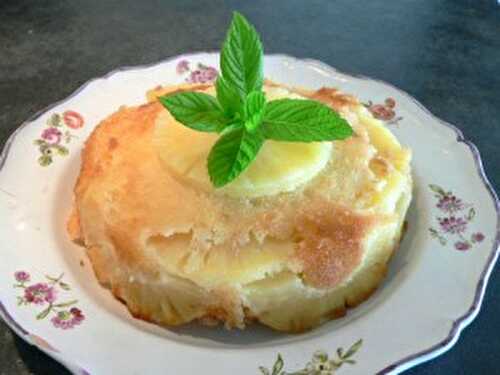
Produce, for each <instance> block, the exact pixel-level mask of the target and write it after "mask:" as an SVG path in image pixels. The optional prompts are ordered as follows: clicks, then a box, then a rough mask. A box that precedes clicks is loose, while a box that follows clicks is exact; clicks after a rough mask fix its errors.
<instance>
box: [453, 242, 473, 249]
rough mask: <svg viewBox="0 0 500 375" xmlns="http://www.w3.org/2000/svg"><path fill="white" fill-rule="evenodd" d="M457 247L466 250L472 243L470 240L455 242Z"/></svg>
mask: <svg viewBox="0 0 500 375" xmlns="http://www.w3.org/2000/svg"><path fill="white" fill-rule="evenodd" d="M455 249H457V250H460V251H466V250H469V249H470V244H469V243H468V242H461V241H459V242H455Z"/></svg>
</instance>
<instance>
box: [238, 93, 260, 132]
mask: <svg viewBox="0 0 500 375" xmlns="http://www.w3.org/2000/svg"><path fill="white" fill-rule="evenodd" d="M265 109H266V96H265V95H264V93H263V92H262V91H252V92H251V93H250V94H248V96H247V99H246V101H245V107H244V110H243V112H244V116H245V128H246V129H247V130H248V131H249V132H253V131H254V130H255V129H257V127H258V126H259V125H260V124H261V122H262V117H263V116H264V111H265Z"/></svg>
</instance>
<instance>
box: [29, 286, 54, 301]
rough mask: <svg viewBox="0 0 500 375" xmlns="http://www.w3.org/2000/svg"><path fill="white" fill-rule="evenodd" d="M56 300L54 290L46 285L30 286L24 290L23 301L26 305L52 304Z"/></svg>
mask: <svg viewBox="0 0 500 375" xmlns="http://www.w3.org/2000/svg"><path fill="white" fill-rule="evenodd" d="M56 298H57V292H56V290H55V289H54V288H53V287H51V286H49V285H48V284H46V283H37V284H33V285H30V286H29V287H27V288H26V289H25V290H24V299H25V300H26V302H28V303H34V304H35V305H43V304H45V303H46V302H48V303H53V302H54V301H55V300H56Z"/></svg>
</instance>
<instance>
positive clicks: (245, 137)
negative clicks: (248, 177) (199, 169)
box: [207, 127, 264, 187]
mask: <svg viewBox="0 0 500 375" xmlns="http://www.w3.org/2000/svg"><path fill="white" fill-rule="evenodd" d="M263 143H264V140H263V138H262V137H261V136H260V134H259V132H254V133H252V134H250V133H248V132H247V131H246V130H245V129H244V128H243V127H237V128H234V129H232V130H230V131H227V132H224V134H222V136H221V137H220V138H219V140H218V141H217V142H216V143H215V145H214V146H213V147H212V150H210V154H209V155H208V164H207V165H208V174H209V175H210V180H211V181H212V183H213V185H214V186H215V187H222V186H224V185H226V184H228V183H229V182H231V181H233V180H234V179H235V178H236V177H238V176H239V175H240V174H241V173H242V172H243V171H244V170H245V169H246V168H247V167H248V166H249V164H250V163H251V162H252V161H253V160H254V159H255V156H256V155H257V153H258V152H259V150H260V148H261V146H262V144H263Z"/></svg>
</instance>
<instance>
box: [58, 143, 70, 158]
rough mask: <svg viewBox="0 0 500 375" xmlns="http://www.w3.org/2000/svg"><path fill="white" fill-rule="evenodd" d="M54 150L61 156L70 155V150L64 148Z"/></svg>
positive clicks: (59, 147) (59, 146)
mask: <svg viewBox="0 0 500 375" xmlns="http://www.w3.org/2000/svg"><path fill="white" fill-rule="evenodd" d="M54 148H55V149H56V151H57V153H58V154H59V155H61V156H66V155H68V154H69V150H68V149H67V148H66V147H64V146H61V145H57V146H54Z"/></svg>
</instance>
